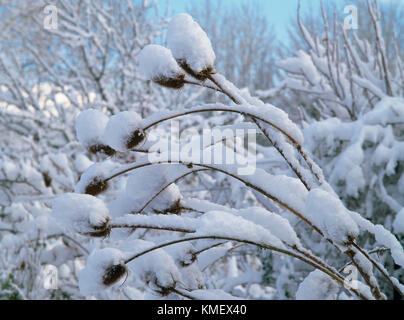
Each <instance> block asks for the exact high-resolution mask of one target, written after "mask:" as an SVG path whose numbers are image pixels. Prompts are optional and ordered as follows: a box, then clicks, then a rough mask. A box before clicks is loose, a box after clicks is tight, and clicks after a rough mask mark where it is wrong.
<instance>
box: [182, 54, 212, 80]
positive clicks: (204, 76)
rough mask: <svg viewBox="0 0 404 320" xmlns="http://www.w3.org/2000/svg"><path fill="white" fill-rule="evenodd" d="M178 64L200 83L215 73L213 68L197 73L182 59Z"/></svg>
mask: <svg viewBox="0 0 404 320" xmlns="http://www.w3.org/2000/svg"><path fill="white" fill-rule="evenodd" d="M177 62H178V64H179V65H180V66H181V68H182V69H184V71H185V72H186V73H188V74H189V75H191V76H192V77H194V78H195V79H198V80H200V81H205V80H206V79H207V78H208V77H209V76H210V75H211V74H213V73H214V72H213V67H207V68H204V69H202V70H201V71H199V72H195V71H194V70H192V69H191V67H190V66H189V64H188V63H187V62H186V61H185V60H183V59H180V60H178V61H177Z"/></svg>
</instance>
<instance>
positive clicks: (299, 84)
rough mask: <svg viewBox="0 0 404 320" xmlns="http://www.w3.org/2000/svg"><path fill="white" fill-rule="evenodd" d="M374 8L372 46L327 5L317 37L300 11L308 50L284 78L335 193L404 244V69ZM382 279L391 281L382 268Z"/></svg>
mask: <svg viewBox="0 0 404 320" xmlns="http://www.w3.org/2000/svg"><path fill="white" fill-rule="evenodd" d="M367 6H368V14H369V19H370V21H372V24H371V26H370V27H371V28H373V33H374V34H375V39H374V42H373V43H370V42H369V41H367V40H364V39H360V38H359V37H358V35H357V33H356V32H355V31H352V30H345V29H344V27H343V25H340V24H339V23H338V20H337V18H336V16H335V17H334V21H333V23H331V21H330V19H329V17H328V16H327V14H326V12H325V9H324V7H323V8H322V12H323V22H324V30H323V33H322V34H321V35H320V34H319V35H313V34H311V33H309V32H308V31H307V29H306V27H305V26H304V24H303V23H302V19H301V17H300V12H298V25H299V27H300V31H301V34H302V38H303V39H304V41H305V43H306V46H307V49H306V50H303V49H302V50H300V51H299V52H298V53H297V54H296V56H295V57H291V58H287V59H285V60H283V61H282V62H281V63H280V64H279V65H280V67H281V68H282V69H284V70H285V71H286V73H287V76H286V78H285V80H283V81H282V85H284V86H285V87H286V88H287V90H288V93H286V95H290V96H291V97H292V99H294V100H296V101H298V104H299V105H298V106H296V108H300V111H301V112H300V114H301V115H302V120H303V127H304V130H303V133H304V137H305V147H306V148H307V149H308V150H309V151H310V153H312V154H313V156H314V158H315V159H316V162H317V163H319V164H320V165H321V167H322V168H323V170H324V173H325V176H326V178H327V180H328V181H329V182H330V184H331V185H332V187H333V189H334V190H335V191H336V193H337V194H338V195H339V197H340V198H341V199H342V200H343V202H344V203H345V205H346V206H347V207H348V208H349V209H350V210H354V211H358V212H359V213H360V214H361V215H362V216H364V217H366V218H368V219H370V220H371V221H372V222H373V223H377V224H381V225H384V227H385V228H386V229H388V230H391V231H392V232H394V234H395V235H396V237H398V238H399V239H401V240H402V234H403V232H404V231H403V229H402V228H401V225H402V222H401V221H402V218H401V217H402V213H401V212H402V207H403V206H404V202H403V201H402V195H403V194H404V193H403V190H404V189H403V187H402V186H403V181H404V178H403V161H404V158H403V152H402V150H403V149H402V141H401V140H402V138H401V136H402V134H403V126H402V124H403V120H404V118H403V116H404V114H403V110H404V104H403V103H404V101H403V99H402V97H403V94H404V91H403V89H404V87H403V83H404V78H403V74H404V68H403V65H402V61H401V60H400V57H401V55H400V52H399V51H398V47H397V46H396V56H395V58H394V59H390V60H388V59H386V50H387V49H386V45H385V40H384V39H383V37H384V33H383V30H382V29H381V26H380V25H381V19H382V17H381V15H380V11H379V8H378V5H377V2H376V1H374V2H373V1H368V2H367ZM263 96H264V95H263ZM372 229H373V227H372ZM367 230H368V231H370V232H371V233H374V230H369V229H367ZM376 238H377V235H376ZM365 239H366V238H365V237H364V236H362V239H361V240H358V242H360V243H364V244H363V246H364V247H365V248H366V249H367V250H370V251H372V250H373V246H374V245H375V244H374V243H373V239H369V241H368V243H366V241H365ZM397 245H398V243H397ZM362 249H363V248H362ZM334 258H335V259H338V258H337V257H334ZM383 259H386V260H387V261H386V262H385V266H386V268H387V270H388V272H389V273H390V274H394V275H395V277H402V276H403V273H402V269H401V268H400V267H399V266H398V265H397V264H396V263H395V262H394V261H392V260H389V259H388V258H387V257H386V256H385V257H384V258H383ZM373 265H374V267H375V268H376V269H378V270H379V268H378V266H377V264H375V263H373ZM378 277H379V279H382V278H385V279H386V278H387V279H388V277H387V276H386V273H385V272H384V271H383V270H379V271H378ZM382 281H383V280H382ZM389 281H390V280H389ZM382 285H383V287H385V284H384V283H383V284H382ZM398 292H399V290H396V293H397V295H398ZM390 296H392V294H390Z"/></svg>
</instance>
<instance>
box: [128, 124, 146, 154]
mask: <svg viewBox="0 0 404 320" xmlns="http://www.w3.org/2000/svg"><path fill="white" fill-rule="evenodd" d="M145 138H146V133H145V132H144V131H143V130H142V129H136V130H135V131H133V132H132V134H131V135H130V137H129V138H128V140H127V141H126V147H127V148H128V149H129V150H130V149H133V148H135V147H136V146H138V145H139V144H140V143H142V141H144V139H145Z"/></svg>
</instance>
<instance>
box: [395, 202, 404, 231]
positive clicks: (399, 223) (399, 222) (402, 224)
mask: <svg viewBox="0 0 404 320" xmlns="http://www.w3.org/2000/svg"><path fill="white" fill-rule="evenodd" d="M393 228H394V232H395V233H402V234H404V208H403V209H401V210H400V212H399V213H397V216H396V218H395V219H394V222H393Z"/></svg>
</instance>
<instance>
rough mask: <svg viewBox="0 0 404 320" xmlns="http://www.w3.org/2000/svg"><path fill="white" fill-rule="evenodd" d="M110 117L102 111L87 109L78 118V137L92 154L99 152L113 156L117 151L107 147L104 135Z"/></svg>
mask: <svg viewBox="0 0 404 320" xmlns="http://www.w3.org/2000/svg"><path fill="white" fill-rule="evenodd" d="M107 122H108V117H107V116H106V115H105V114H104V113H103V112H101V111H99V110H95V109H87V110H84V111H82V112H81V113H80V114H79V115H78V116H77V118H76V135H77V139H78V140H79V142H80V143H81V144H82V145H83V146H84V147H85V148H87V149H88V150H89V151H90V152H92V153H97V152H99V151H102V152H104V153H105V154H107V155H113V154H114V153H115V150H113V149H111V148H109V147H108V146H106V145H105V143H104V141H103V140H102V134H103V132H104V129H105V126H106V125H107Z"/></svg>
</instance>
